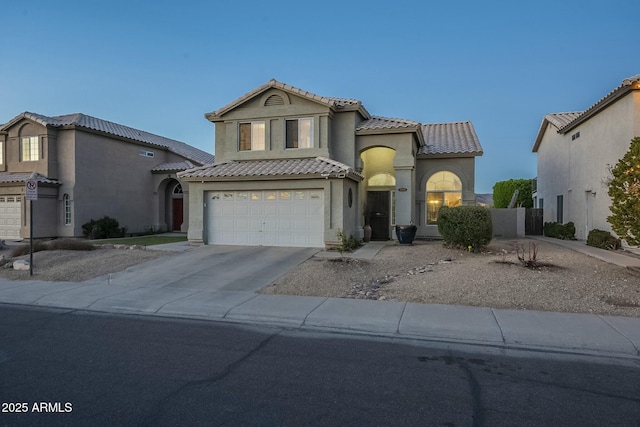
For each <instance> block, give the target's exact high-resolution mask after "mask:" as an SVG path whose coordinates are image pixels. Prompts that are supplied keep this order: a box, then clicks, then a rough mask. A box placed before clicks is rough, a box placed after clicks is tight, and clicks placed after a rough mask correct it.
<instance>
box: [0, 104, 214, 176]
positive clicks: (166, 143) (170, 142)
mask: <svg viewBox="0 0 640 427" xmlns="http://www.w3.org/2000/svg"><path fill="white" fill-rule="evenodd" d="M23 118H26V119H30V120H33V121H35V122H38V123H40V124H42V125H43V126H51V127H64V126H76V127H80V128H85V129H92V130H97V131H100V132H104V133H107V134H110V135H114V136H118V137H122V138H127V139H131V140H133V141H139V142H143V143H146V144H150V145H155V146H158V147H162V148H165V149H167V150H169V151H171V152H173V153H176V154H179V155H181V156H184V157H185V158H187V159H189V160H191V161H193V162H196V163H197V164H201V165H204V164H207V163H213V161H214V157H213V154H209V153H207V152H205V151H202V150H199V149H197V148H195V147H192V146H190V145H188V144H185V143H184V142H180V141H176V140H174V139H170V138H165V137H162V136H159V135H154V134H152V133H149V132H145V131H142V130H138V129H134V128H131V127H128V126H124V125H120V124H118V123H113V122H109V121H107V120H103V119H99V118H96V117H92V116H88V115H86V114H82V113H76V114H65V115H62V116H52V117H49V116H43V115H42V114H36V113H30V112H25V113H22V114H20V115H18V116H16V117H15V118H14V119H13V120H11V121H10V122H9V123H7V124H5V125H4V126H3V127H2V128H0V130H4V129H5V128H7V127H9V126H11V125H12V124H14V123H16V122H17V121H19V120H22V119H23Z"/></svg>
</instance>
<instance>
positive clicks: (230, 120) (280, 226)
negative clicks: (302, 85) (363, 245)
mask: <svg viewBox="0 0 640 427" xmlns="http://www.w3.org/2000/svg"><path fill="white" fill-rule="evenodd" d="M205 117H206V118H207V119H208V120H209V121H211V122H212V123H214V124H215V154H216V163H214V164H210V165H204V166H201V167H195V168H192V169H189V170H186V171H184V172H180V173H178V178H179V179H181V180H182V181H185V182H188V183H189V189H190V199H189V200H190V216H189V229H188V236H189V240H190V241H192V242H194V243H209V244H231V245H265V246H309V247H325V246H327V245H334V244H336V243H338V242H339V238H338V233H339V232H344V233H345V234H346V235H347V236H349V235H352V236H354V237H358V238H362V237H363V235H364V231H363V228H364V226H365V225H370V226H371V231H372V239H374V240H388V239H392V238H394V233H393V229H394V226H395V225H405V224H411V223H414V224H416V225H417V226H418V236H424V237H436V236H438V231H437V214H438V210H439V209H440V207H442V206H459V205H466V204H474V203H475V194H474V178H475V177H474V174H475V157H476V156H480V155H482V147H481V145H480V142H479V141H478V137H477V135H476V133H475V131H474V129H473V126H472V124H471V123H470V122H459V123H435V124H422V123H418V122H415V121H411V120H405V119H397V118H387V117H379V116H372V115H371V114H369V112H368V111H367V110H366V108H365V107H364V105H362V102H360V101H358V100H356V99H346V98H333V97H324V96H319V95H315V94H313V93H310V92H307V91H305V90H302V89H299V88H296V87H293V86H290V85H287V84H285V83H281V82H278V81H276V80H271V81H269V82H267V83H266V84H264V85H262V86H260V87H258V88H256V89H254V90H252V91H251V92H249V93H247V94H245V95H243V96H241V97H240V98H238V99H236V100H235V101H233V102H231V103H229V104H227V105H225V106H223V107H221V108H219V109H217V110H215V111H213V112H211V113H208V114H205Z"/></svg>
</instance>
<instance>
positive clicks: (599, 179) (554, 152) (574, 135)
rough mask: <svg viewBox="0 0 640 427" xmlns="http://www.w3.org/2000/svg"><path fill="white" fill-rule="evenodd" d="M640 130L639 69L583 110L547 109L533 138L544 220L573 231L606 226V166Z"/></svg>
mask: <svg viewBox="0 0 640 427" xmlns="http://www.w3.org/2000/svg"><path fill="white" fill-rule="evenodd" d="M636 136H640V75H636V76H634V77H630V78H628V79H624V80H623V81H622V84H621V85H620V86H618V87H616V88H615V89H614V90H613V91H611V92H610V93H608V94H607V95H606V96H605V97H603V98H602V99H600V100H599V101H598V102H596V103H595V104H594V105H592V106H591V107H589V108H588V109H586V110H585V111H577V112H571V113H554V114H547V115H545V116H544V118H543V120H542V124H541V125H540V130H539V131H538V134H537V136H536V140H535V142H534V144H533V152H534V153H537V154H538V178H537V190H536V191H535V192H534V193H533V196H534V200H535V204H536V207H539V208H543V209H544V221H545V222H559V223H567V222H573V223H574V224H575V226H576V237H577V238H578V239H586V238H587V236H588V234H589V231H590V230H593V229H600V230H606V231H611V226H610V225H609V223H608V222H607V216H609V215H610V214H611V212H610V210H609V207H610V206H611V198H610V197H609V195H608V187H607V184H606V183H607V180H608V178H609V176H610V174H609V166H613V165H615V164H616V163H617V162H618V160H620V159H621V158H622V157H623V156H624V154H625V153H626V152H627V151H628V150H629V146H630V143H631V139H633V138H634V137H636Z"/></svg>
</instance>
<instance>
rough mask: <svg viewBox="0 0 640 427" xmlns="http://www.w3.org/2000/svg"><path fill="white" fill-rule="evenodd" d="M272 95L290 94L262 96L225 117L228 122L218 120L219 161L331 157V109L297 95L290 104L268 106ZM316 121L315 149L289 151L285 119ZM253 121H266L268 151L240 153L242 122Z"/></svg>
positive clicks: (217, 153) (216, 144) (293, 149)
mask: <svg viewBox="0 0 640 427" xmlns="http://www.w3.org/2000/svg"><path fill="white" fill-rule="evenodd" d="M271 94H279V95H287V94H284V93H283V92H281V91H278V90H275V89H272V90H270V91H267V92H266V93H265V94H264V95H263V96H262V97H257V98H256V99H253V100H251V101H249V102H247V103H246V104H243V105H242V108H236V109H234V110H232V111H230V112H228V113H227V114H225V115H224V121H216V122H215V125H216V132H215V134H216V141H215V149H216V162H217V163H221V162H224V161H227V160H260V159H281V158H296V157H318V156H323V157H328V156H329V147H328V143H329V138H330V135H329V132H330V129H331V124H330V121H331V119H330V117H329V116H330V111H329V107H327V106H324V105H321V104H318V103H316V102H312V101H310V100H307V99H303V98H300V97H296V96H288V99H289V102H290V103H289V104H287V105H277V106H264V105H263V103H264V100H265V99H266V98H267V97H268V96H269V95H271ZM307 117H311V118H313V129H314V138H313V139H314V141H313V143H314V146H313V148H304V149H296V148H291V149H287V148H285V120H286V119H295V118H307ZM249 121H264V122H265V150H264V151H239V150H238V129H239V127H238V126H239V124H240V123H246V122H249Z"/></svg>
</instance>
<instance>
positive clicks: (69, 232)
mask: <svg viewBox="0 0 640 427" xmlns="http://www.w3.org/2000/svg"><path fill="white" fill-rule="evenodd" d="M213 161H214V157H213V155H211V154H209V153H206V152H204V151H201V150H199V149H197V148H195V147H192V146H189V145H187V144H185V143H183V142H179V141H175V140H172V139H168V138H163V137H161V136H157V135H153V134H150V133H148V132H144V131H141V130H137V129H133V128H130V127H127V126H123V125H119V124H117V123H112V122H108V121H106V120H102V119H98V118H95V117H91V116H87V115H85V114H69V115H64V116H55V117H47V116H43V115H40V114H34V113H28V112H26V113H22V114H19V115H18V116H16V117H14V118H13V119H12V120H11V121H9V122H8V123H6V124H4V125H2V126H0V238H1V239H20V238H24V237H28V236H29V235H30V232H31V230H30V229H29V208H28V203H27V202H26V200H25V198H24V196H25V181H26V180H27V179H28V178H29V177H30V176H31V175H32V174H35V175H34V176H35V178H36V180H37V181H38V192H39V193H38V200H37V201H35V202H33V228H34V229H33V236H34V237H54V236H58V237H65V236H66V237H71V236H81V235H82V225H83V224H85V223H86V222H88V221H89V220H91V219H99V218H101V217H103V216H105V215H107V216H110V217H113V218H115V219H117V220H118V221H119V222H120V225H121V226H124V227H127V229H128V232H132V233H135V232H143V231H148V230H181V229H184V230H186V223H187V220H188V211H187V206H188V191H187V186H186V183H180V181H179V180H178V179H177V177H176V172H179V171H182V170H185V169H188V168H192V167H194V166H200V165H203V164H207V163H211V162H213ZM181 184H182V185H181ZM183 199H184V202H183ZM183 223H184V224H185V225H182V224H183Z"/></svg>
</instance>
